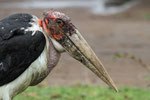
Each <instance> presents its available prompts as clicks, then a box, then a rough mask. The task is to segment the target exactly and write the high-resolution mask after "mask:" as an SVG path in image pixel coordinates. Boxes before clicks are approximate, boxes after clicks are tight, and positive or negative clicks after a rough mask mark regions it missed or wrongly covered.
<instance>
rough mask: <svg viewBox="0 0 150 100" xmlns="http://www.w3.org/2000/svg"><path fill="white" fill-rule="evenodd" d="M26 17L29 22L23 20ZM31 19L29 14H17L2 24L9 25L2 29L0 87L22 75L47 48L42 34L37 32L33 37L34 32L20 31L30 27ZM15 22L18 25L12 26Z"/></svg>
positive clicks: (0, 32)
mask: <svg viewBox="0 0 150 100" xmlns="http://www.w3.org/2000/svg"><path fill="white" fill-rule="evenodd" d="M20 16H21V17H20ZM24 16H25V17H26V18H27V16H28V21H27V19H25V20H23V19H24ZM12 17H13V20H12ZM16 18H17V19H18V20H17V21H18V22H17V21H16ZM29 19H30V20H29ZM31 19H32V16H31V15H29V14H15V15H12V16H9V17H8V18H5V19H4V20H6V21H4V20H2V21H1V22H0V27H4V26H5V25H6V24H7V26H5V27H4V28H5V29H0V86H2V85H4V84H7V83H9V82H11V81H13V80H15V79H16V78H17V77H18V76H19V75H21V74H22V73H23V72H24V71H25V70H26V69H27V68H28V67H29V66H30V65H31V63H32V62H34V61H35V60H36V59H37V58H38V57H39V56H40V54H41V53H42V51H43V49H44V47H45V42H46V41H45V37H44V35H43V33H42V32H40V31H36V32H35V34H34V36H32V31H26V32H25V31H24V30H20V29H21V27H24V28H26V27H30V25H28V24H29V22H31ZM19 20H21V24H20V21H19ZM13 22H15V23H16V24H18V25H16V24H15V27H14V26H12V24H10V23H13ZM2 23H3V24H2ZM19 25H20V26H19ZM7 27H9V28H7ZM10 31H11V32H10Z"/></svg>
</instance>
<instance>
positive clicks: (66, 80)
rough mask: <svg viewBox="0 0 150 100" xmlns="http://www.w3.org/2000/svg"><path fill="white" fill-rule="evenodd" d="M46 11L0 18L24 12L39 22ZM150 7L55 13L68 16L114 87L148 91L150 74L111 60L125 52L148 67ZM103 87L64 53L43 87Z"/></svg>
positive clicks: (2, 14) (124, 61)
mask: <svg viewBox="0 0 150 100" xmlns="http://www.w3.org/2000/svg"><path fill="white" fill-rule="evenodd" d="M45 10H48V9H17V8H13V9H10V8H9V9H7V8H1V9H0V18H1V19H2V18H4V17H5V16H8V15H10V14H13V13H19V12H26V13H30V14H34V15H36V16H38V17H39V18H42V12H43V11H45ZM149 10H150V7H148V6H144V5H138V6H136V7H133V8H131V9H130V10H127V11H125V12H123V13H120V14H117V15H112V16H100V15H93V14H92V13H90V12H89V11H87V10H86V9H81V8H66V9H58V11H62V12H64V13H66V14H67V15H69V16H70V17H71V19H72V22H73V23H74V24H75V26H76V27H77V28H78V29H79V31H80V32H81V33H82V35H83V36H84V37H85V39H86V40H87V41H88V43H89V44H90V45H91V47H92V48H93V49H94V51H95V52H96V54H97V56H98V57H99V58H100V60H101V61H102V62H103V64H104V66H105V67H106V69H107V70H108V72H109V74H110V76H111V77H112V79H113V80H114V82H115V83H116V84H117V86H120V85H121V86H122V85H126V86H135V87H147V86H148V85H149V83H150V73H149V72H148V71H147V70H146V69H144V68H143V67H142V66H141V65H140V64H139V63H138V62H136V61H134V60H132V59H128V58H117V59H113V56H114V55H115V54H116V53H117V52H123V53H124V52H125V53H128V54H131V55H135V56H136V57H138V58H140V59H142V60H143V62H144V63H146V64H147V65H150V62H149V61H150V53H149V52H150V42H149V41H150V20H149V19H150V13H149ZM79 83H80V84H92V85H93V84H96V85H104V83H103V82H102V81H101V80H100V79H98V78H97V76H96V75H94V74H93V73H92V72H91V71H89V69H87V68H86V67H84V66H83V65H82V64H80V63H79V62H78V61H76V60H74V59H73V58H71V57H70V56H69V55H68V54H66V53H64V54H62V56H61V59H60V61H59V63H58V65H57V66H56V67H55V68H54V70H53V71H52V72H51V73H50V75H49V76H48V77H47V79H46V80H44V82H43V83H42V84H45V85H52V86H53V85H74V84H79Z"/></svg>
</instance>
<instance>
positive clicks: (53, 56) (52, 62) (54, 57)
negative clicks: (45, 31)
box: [48, 38, 61, 72]
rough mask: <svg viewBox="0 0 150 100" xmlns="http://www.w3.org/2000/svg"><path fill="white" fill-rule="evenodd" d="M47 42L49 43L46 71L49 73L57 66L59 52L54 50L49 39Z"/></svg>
mask: <svg viewBox="0 0 150 100" xmlns="http://www.w3.org/2000/svg"><path fill="white" fill-rule="evenodd" d="M48 41H49V47H48V49H49V51H48V52H49V53H48V54H49V56H48V69H49V72H50V71H51V70H52V69H53V68H54V67H55V66H56V65H57V63H58V61H59V58H60V54H61V52H60V51H58V50H57V49H56V48H55V46H54V43H53V42H52V40H51V39H50V38H48Z"/></svg>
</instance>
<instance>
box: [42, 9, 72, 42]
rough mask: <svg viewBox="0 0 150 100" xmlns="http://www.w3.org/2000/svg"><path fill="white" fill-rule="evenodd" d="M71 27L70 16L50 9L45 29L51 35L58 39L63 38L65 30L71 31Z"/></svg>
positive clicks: (44, 22)
mask: <svg viewBox="0 0 150 100" xmlns="http://www.w3.org/2000/svg"><path fill="white" fill-rule="evenodd" d="M69 27H70V18H69V17H68V16H66V15H65V14H64V13H60V12H57V11H49V12H48V13H47V14H46V15H45V17H44V20H43V28H44V30H46V32H48V34H49V35H50V36H51V37H53V38H55V39H57V40H61V39H63V37H64V34H65V32H69V30H70V28H69Z"/></svg>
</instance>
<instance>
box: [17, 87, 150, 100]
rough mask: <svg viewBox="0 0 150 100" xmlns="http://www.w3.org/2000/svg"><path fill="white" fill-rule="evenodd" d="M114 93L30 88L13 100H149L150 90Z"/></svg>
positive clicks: (62, 88)
mask: <svg viewBox="0 0 150 100" xmlns="http://www.w3.org/2000/svg"><path fill="white" fill-rule="evenodd" d="M119 90H120V92H119V93H116V92H114V91H113V90H112V89H110V88H106V87H99V86H87V85H83V86H67V87H62V86H60V87H59V86H57V87H30V88H28V89H27V90H26V91H25V92H23V93H22V94H19V95H18V96H17V97H15V99H14V100H150V90H148V89H140V88H119Z"/></svg>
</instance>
